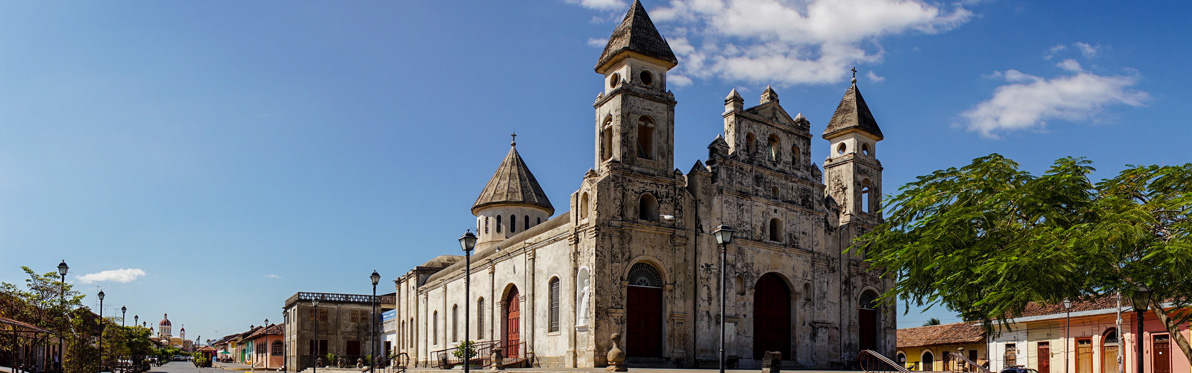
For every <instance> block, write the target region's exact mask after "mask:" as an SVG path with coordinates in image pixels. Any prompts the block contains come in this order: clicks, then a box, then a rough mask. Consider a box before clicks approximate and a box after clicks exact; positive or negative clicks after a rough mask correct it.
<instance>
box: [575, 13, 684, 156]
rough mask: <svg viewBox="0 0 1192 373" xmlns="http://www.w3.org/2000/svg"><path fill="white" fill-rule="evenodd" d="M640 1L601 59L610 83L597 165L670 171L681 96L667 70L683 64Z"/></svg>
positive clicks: (601, 109) (599, 121)
mask: <svg viewBox="0 0 1192 373" xmlns="http://www.w3.org/2000/svg"><path fill="white" fill-rule="evenodd" d="M678 63H679V62H678V59H676V58H675V53H674V52H672V51H671V49H670V45H669V44H667V43H666V40H665V39H663V38H662V35H661V34H659V33H658V29H656V28H654V22H653V21H651V20H650V16H649V15H647V14H646V9H645V8H644V7H642V4H641V2H640V1H634V3H633V6H632V7H631V8H630V9H629V13H627V14H625V19H624V20H622V21H621V24H620V25H619V26H617V29H616V30H614V31H613V34H612V36H610V37H609V39H608V45H607V46H605V47H604V52H603V53H601V54H600V60H599V61H597V62H596V73H598V74H602V75H604V89H603V90H602V91H601V92H600V94H599V95H598V96H597V97H596V103H595V104H593V106H594V107H595V109H596V153H595V158H596V167H595V170H596V172H597V173H598V174H601V175H604V174H606V173H607V172H608V171H609V170H610V169H611V168H613V167H615V166H613V165H612V164H619V165H620V166H623V167H625V168H628V169H629V170H632V171H634V172H639V173H645V174H651V175H656V176H661V177H666V176H667V175H669V174H670V173H671V172H673V171H674V156H675V154H674V143H675V129H674V124H675V121H674V114H675V103H676V101H675V96H674V94H672V93H671V92H670V91H668V90H667V89H666V73H667V71H669V70H670V69H671V68H673V67H675V66H676V65H678Z"/></svg>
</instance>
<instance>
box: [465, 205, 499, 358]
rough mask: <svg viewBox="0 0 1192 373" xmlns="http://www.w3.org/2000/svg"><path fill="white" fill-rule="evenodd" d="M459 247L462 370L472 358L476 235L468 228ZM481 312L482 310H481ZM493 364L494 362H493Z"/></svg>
mask: <svg viewBox="0 0 1192 373" xmlns="http://www.w3.org/2000/svg"><path fill="white" fill-rule="evenodd" d="M459 248H460V249H463V250H464V372H468V371H469V369H470V366H471V365H472V364H471V360H472V343H471V340H470V339H469V338H471V337H472V333H471V328H469V327H468V326H469V325H472V322H471V321H469V320H468V319H469V318H471V316H470V315H471V314H472V313H471V310H469V308H471V303H472V249H475V248H476V235H474V234H472V230H471V229H469V230H468V231H467V232H465V233H464V235H463V236H460V237H459ZM482 312H483V311H482ZM494 364H495V363H494Z"/></svg>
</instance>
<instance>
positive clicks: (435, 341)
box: [430, 311, 439, 345]
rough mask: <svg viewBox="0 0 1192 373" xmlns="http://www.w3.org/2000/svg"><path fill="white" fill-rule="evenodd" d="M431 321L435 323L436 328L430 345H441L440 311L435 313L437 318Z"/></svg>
mask: <svg viewBox="0 0 1192 373" xmlns="http://www.w3.org/2000/svg"><path fill="white" fill-rule="evenodd" d="M431 320H432V321H434V324H435V328H434V329H433V330H432V331H431V338H430V343H431V344H436V345H437V344H439V311H435V316H434V318H432V319H431Z"/></svg>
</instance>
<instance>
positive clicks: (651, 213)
mask: <svg viewBox="0 0 1192 373" xmlns="http://www.w3.org/2000/svg"><path fill="white" fill-rule="evenodd" d="M637 214H638V218H639V219H641V220H648V221H655V220H658V200H657V199H655V198H654V196H652V195H650V194H648V193H647V194H642V197H641V199H639V200H638V201H637Z"/></svg>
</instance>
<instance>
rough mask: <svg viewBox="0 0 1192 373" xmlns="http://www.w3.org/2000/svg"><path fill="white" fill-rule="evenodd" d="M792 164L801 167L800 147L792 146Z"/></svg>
mask: <svg viewBox="0 0 1192 373" xmlns="http://www.w3.org/2000/svg"><path fill="white" fill-rule="evenodd" d="M791 164H793V165H795V167H798V166H799V146H798V145H791Z"/></svg>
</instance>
